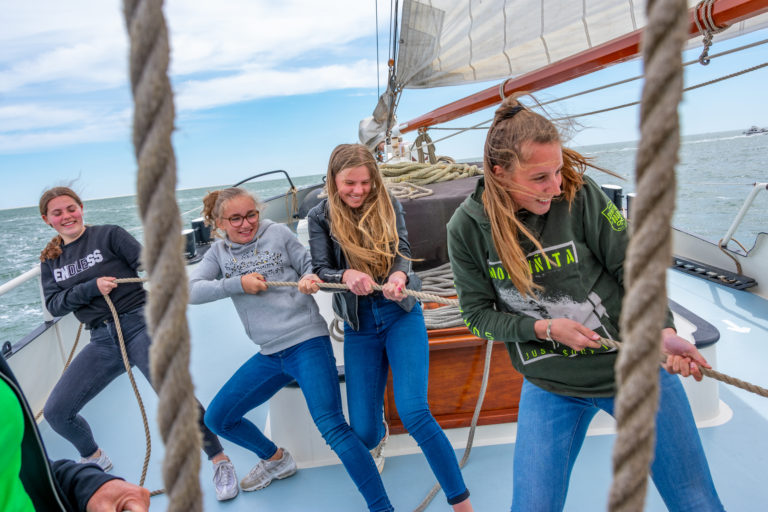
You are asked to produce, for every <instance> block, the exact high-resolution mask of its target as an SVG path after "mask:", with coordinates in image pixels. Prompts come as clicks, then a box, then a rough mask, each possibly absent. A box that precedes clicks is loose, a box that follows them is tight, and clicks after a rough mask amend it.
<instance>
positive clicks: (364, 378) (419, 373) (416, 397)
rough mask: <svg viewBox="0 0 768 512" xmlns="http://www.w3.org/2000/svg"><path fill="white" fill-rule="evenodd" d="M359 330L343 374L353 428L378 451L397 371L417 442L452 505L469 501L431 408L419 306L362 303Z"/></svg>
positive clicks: (371, 299)
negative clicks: (387, 395) (390, 386)
mask: <svg viewBox="0 0 768 512" xmlns="http://www.w3.org/2000/svg"><path fill="white" fill-rule="evenodd" d="M357 315H358V319H359V321H360V330H358V331H355V330H353V329H352V327H351V326H350V325H349V324H347V323H346V322H345V323H344V368H345V373H346V382H347V405H348V406H349V420H350V421H349V423H350V425H351V426H352V430H354V431H355V433H356V434H357V435H358V436H360V439H362V440H363V443H365V445H366V446H367V447H368V448H369V449H372V448H374V447H375V446H376V445H377V444H378V443H379V441H380V440H381V438H382V437H383V436H384V425H383V424H382V419H383V415H384V387H385V385H386V383H387V374H388V371H389V367H390V366H391V367H392V380H393V385H394V394H395V405H396V406H397V411H398V413H399V414H400V419H402V421H403V425H404V426H405V428H406V429H407V430H408V433H409V434H411V436H412V437H413V438H414V439H415V440H416V442H417V443H418V444H419V447H420V448H421V451H422V452H424V456H425V457H426V458H427V462H428V463H429V466H430V468H432V472H433V473H434V474H435V477H436V478H437V481H438V482H439V483H440V485H441V486H442V488H443V491H444V492H445V496H446V497H447V498H448V503H449V504H451V505H455V504H456V503H461V502H462V501H464V500H465V499H467V498H468V497H469V491H468V490H467V486H466V485H464V479H463V477H462V476H461V470H460V469H459V464H458V462H457V461H456V454H455V452H454V451H453V447H451V444H450V443H449V442H448V438H447V437H445V433H444V432H443V431H442V429H441V428H440V425H438V424H437V421H435V418H433V417H432V413H430V412H429V404H428V403H427V375H428V373H427V372H428V369H429V346H428V344H427V330H426V327H425V326H424V315H423V314H422V312H421V306H420V305H418V304H416V306H414V308H413V309H412V310H411V311H410V312H406V311H405V310H403V309H402V308H401V307H400V306H398V305H397V304H396V303H394V302H392V301H390V300H387V299H385V298H384V297H383V296H382V295H380V294H374V295H369V296H365V297H359V298H358V307H357Z"/></svg>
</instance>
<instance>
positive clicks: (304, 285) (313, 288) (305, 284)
mask: <svg viewBox="0 0 768 512" xmlns="http://www.w3.org/2000/svg"><path fill="white" fill-rule="evenodd" d="M322 282H323V281H322V280H321V279H320V278H319V277H317V274H307V275H305V276H304V277H302V278H301V279H299V291H300V292H301V293H303V294H304V295H312V294H313V293H315V292H318V291H319V290H320V287H319V286H317V283H322Z"/></svg>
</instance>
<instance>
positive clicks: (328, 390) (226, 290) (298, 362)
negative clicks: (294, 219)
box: [190, 188, 393, 511]
mask: <svg viewBox="0 0 768 512" xmlns="http://www.w3.org/2000/svg"><path fill="white" fill-rule="evenodd" d="M203 217H204V218H205V219H206V222H207V223H208V224H210V225H211V226H213V227H214V228H215V229H219V230H221V231H223V232H224V235H223V236H222V237H221V238H220V239H219V240H217V241H216V242H215V243H214V244H213V245H212V246H211V248H210V249H209V250H208V252H206V254H205V256H204V257H203V260H202V261H201V262H200V264H199V265H198V266H197V267H196V268H195V269H194V270H193V272H192V275H191V276H190V303H192V304H200V303H204V302H211V301H215V300H219V299H224V298H227V297H228V298H230V299H231V300H232V302H233V303H234V305H235V308H236V309H237V312H238V314H239V315H240V319H241V320H242V322H243V326H244V327H245V331H246V334H247V335H248V337H249V338H251V340H252V341H253V342H254V343H256V344H257V345H259V352H258V353H257V354H256V355H254V356H253V357H251V358H250V359H249V360H248V361H246V362H245V363H244V364H243V365H242V366H241V367H240V368H239V369H238V370H237V371H236V372H235V374H234V375H233V376H232V377H230V379H229V380H228V381H227V382H226V383H225V384H224V386H223V387H222V388H221V390H220V391H219V392H218V393H217V394H216V396H215V397H214V399H213V401H212V402H211V404H210V406H209V407H208V411H207V412H206V415H205V423H206V424H207V425H208V426H209V427H210V428H211V429H212V430H213V431H214V432H216V433H218V434H219V435H220V436H222V437H223V438H225V439H227V440H229V441H232V442H233V443H236V444H238V445H240V446H242V447H244V448H246V449H248V450H250V451H252V452H254V453H255V454H256V455H257V456H258V457H259V458H260V459H261V460H260V461H259V462H258V463H257V464H256V465H255V466H254V467H253V468H252V469H251V471H250V472H249V473H248V475H247V476H246V477H245V478H243V480H242V481H241V482H240V486H241V488H242V489H243V490H244V491H255V490H258V489H263V488H264V487H266V486H267V485H269V484H270V483H271V482H272V481H273V480H275V479H282V478H287V477H289V476H291V475H293V474H294V473H296V470H297V468H296V463H295V462H294V460H293V458H292V457H291V454H290V453H289V452H288V450H286V449H284V448H279V447H277V446H276V445H275V444H274V443H273V442H272V441H271V440H270V439H268V438H267V437H266V436H265V435H264V434H263V433H262V432H261V430H259V428H258V427H256V425H254V424H253V423H252V422H251V421H249V420H248V419H247V418H245V417H244V415H245V414H246V413H247V412H248V411H250V410H252V409H254V408H256V407H258V406H259V405H261V404H263V403H264V402H266V401H267V400H269V399H270V397H272V396H273V395H274V394H275V393H277V392H278V391H279V390H280V389H282V388H283V387H285V386H286V385H287V384H289V383H290V382H292V381H294V380H295V381H296V382H297V383H298V384H299V387H300V388H301V390H302V392H303V394H304V398H305V400H306V402H307V406H308V407H309V411H310V414H311V415H312V418H313V420H314V422H315V425H316V426H317V428H318V430H319V431H320V434H321V435H322V436H323V438H324V439H325V441H326V443H328V445H329V446H330V447H331V449H333V450H334V451H335V452H336V454H337V455H338V456H339V458H340V459H341V462H342V464H343V465H344V468H345V469H346V470H347V472H348V473H349V475H350V477H352V480H353V481H354V483H355V485H356V486H357V488H358V490H359V491H360V493H361V494H362V495H363V497H364V499H365V501H366V504H367V506H368V509H369V510H372V511H390V510H393V508H392V506H391V504H390V503H389V499H388V498H387V495H386V492H385V490H384V485H383V484H382V482H381V477H380V476H379V472H378V471H377V469H376V465H375V464H374V461H373V458H372V457H371V454H370V453H369V452H368V450H367V449H366V448H365V446H363V443H362V442H361V441H360V439H359V438H358V437H357V436H356V435H355V433H354V432H352V429H350V427H349V425H348V424H347V423H346V421H345V420H344V416H343V413H342V408H341V393H340V391H339V380H338V379H339V377H338V372H337V370H336V360H335V359H334V357H333V350H332V348H331V341H330V338H329V336H328V328H327V327H326V325H325V320H324V319H323V317H322V316H321V315H320V311H319V309H318V307H317V303H316V302H315V301H314V299H312V297H310V294H312V293H315V292H316V291H318V290H319V288H318V286H317V284H316V282H317V281H319V278H318V277H317V276H316V275H315V274H313V273H312V265H311V261H310V257H309V253H308V252H307V250H306V248H304V247H303V246H302V245H301V243H300V242H299V241H298V239H297V238H296V236H295V235H294V234H293V233H292V232H291V231H290V230H289V229H288V227H286V226H284V225H282V224H278V223H275V222H272V221H271V220H269V219H260V218H259V205H258V204H257V202H256V200H255V199H254V197H253V196H252V195H251V194H250V193H248V192H247V191H246V190H244V189H240V188H228V189H224V190H220V191H215V192H211V193H209V194H208V195H206V196H205V198H204V199H203ZM265 280H269V281H290V282H295V281H298V283H299V284H298V290H296V289H295V288H290V287H275V288H270V289H267V285H266V284H265ZM299 292H300V293H299Z"/></svg>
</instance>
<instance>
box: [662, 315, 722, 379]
mask: <svg viewBox="0 0 768 512" xmlns="http://www.w3.org/2000/svg"><path fill="white" fill-rule="evenodd" d="M661 345H662V347H661V350H662V352H664V354H665V355H666V356H667V362H666V363H664V365H663V366H664V369H665V370H667V371H668V372H669V373H672V374H675V373H677V374H680V375H682V376H683V377H689V376H693V378H694V379H696V380H697V381H700V380H701V379H702V377H703V375H702V374H701V368H699V367H700V366H703V367H704V368H712V367H711V366H710V365H709V363H707V360H706V359H704V356H702V355H701V353H700V352H699V350H698V349H697V348H696V346H695V345H693V344H692V343H689V342H688V341H687V340H685V339H684V338H681V337H680V336H678V335H677V333H676V332H675V330H674V329H672V328H669V327H668V328H666V329H664V330H662V331H661Z"/></svg>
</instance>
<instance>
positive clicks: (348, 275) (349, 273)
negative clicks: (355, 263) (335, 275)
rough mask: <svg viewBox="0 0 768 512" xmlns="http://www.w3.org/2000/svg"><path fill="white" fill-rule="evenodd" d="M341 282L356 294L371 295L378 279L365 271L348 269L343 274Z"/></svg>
mask: <svg viewBox="0 0 768 512" xmlns="http://www.w3.org/2000/svg"><path fill="white" fill-rule="evenodd" d="M341 282H342V283H344V284H346V285H347V286H349V291H351V292H352V293H354V294H355V295H369V294H371V293H373V285H374V284H376V281H374V280H373V278H372V277H371V276H369V275H368V274H366V273H365V272H360V271H359V270H353V269H351V268H350V269H348V270H345V271H344V275H342V276H341Z"/></svg>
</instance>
